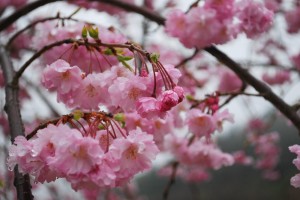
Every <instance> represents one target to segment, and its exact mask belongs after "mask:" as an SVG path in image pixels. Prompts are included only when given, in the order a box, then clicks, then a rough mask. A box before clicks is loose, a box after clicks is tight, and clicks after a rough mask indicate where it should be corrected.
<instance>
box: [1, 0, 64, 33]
mask: <svg viewBox="0 0 300 200" xmlns="http://www.w3.org/2000/svg"><path fill="white" fill-rule="evenodd" d="M56 1H62V0H39V1H34V2H32V3H29V4H27V5H26V6H24V7H22V8H20V9H18V10H16V11H15V12H14V13H13V14H11V15H10V16H8V17H6V18H4V19H2V20H1V21H0V32H1V31H3V30H4V29H6V28H8V27H9V26H10V25H12V24H13V23H14V22H15V21H17V20H18V19H19V18H21V17H23V16H24V15H27V14H28V13H30V12H31V11H33V10H35V9H37V8H39V7H42V6H44V5H46V4H48V3H52V2H56Z"/></svg>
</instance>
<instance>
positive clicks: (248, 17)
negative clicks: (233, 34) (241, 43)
mask: <svg viewBox="0 0 300 200" xmlns="http://www.w3.org/2000/svg"><path fill="white" fill-rule="evenodd" d="M236 12H237V17H238V19H239V20H240V29H241V31H244V32H245V33H246V35H247V37H249V38H254V37H256V36H257V35H259V34H261V33H263V32H265V31H267V30H268V29H269V28H270V27H271V25H272V23H273V17H274V13H273V12H272V11H270V10H268V9H267V8H266V7H265V6H264V5H263V4H262V3H259V2H256V1H252V0H242V1H241V2H239V4H238V5H237V10H236Z"/></svg>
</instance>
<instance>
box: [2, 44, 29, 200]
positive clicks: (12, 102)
mask: <svg viewBox="0 0 300 200" xmlns="http://www.w3.org/2000/svg"><path fill="white" fill-rule="evenodd" d="M0 64H1V67H2V70H3V76H4V79H5V98H6V99H5V101H6V103H5V111H6V113H7V116H8V121H9V128H10V135H11V141H12V143H13V141H14V139H15V138H16V137H17V136H19V135H21V136H24V126H23V122H22V118H21V113H20V106H19V95H18V91H19V90H18V84H12V81H13V77H14V74H15V72H14V70H13V65H12V63H11V60H10V59H9V56H8V54H7V52H6V50H5V48H4V47H3V46H0ZM14 173H15V178H14V185H15V187H16V189H17V197H18V200H27V199H28V200H31V199H33V196H32V194H31V185H30V179H29V175H28V174H26V175H24V176H22V174H20V173H19V170H18V167H17V166H16V167H15V168H14Z"/></svg>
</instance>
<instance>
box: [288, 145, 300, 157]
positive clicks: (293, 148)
mask: <svg viewBox="0 0 300 200" xmlns="http://www.w3.org/2000/svg"><path fill="white" fill-rule="evenodd" d="M289 150H290V152H292V153H295V154H297V156H300V145H298V144H295V145H293V146H290V147H289Z"/></svg>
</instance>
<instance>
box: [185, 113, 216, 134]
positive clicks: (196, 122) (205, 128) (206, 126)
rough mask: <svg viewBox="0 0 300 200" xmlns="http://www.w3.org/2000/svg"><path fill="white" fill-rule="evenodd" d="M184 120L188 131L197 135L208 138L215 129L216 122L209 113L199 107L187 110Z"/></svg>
mask: <svg viewBox="0 0 300 200" xmlns="http://www.w3.org/2000/svg"><path fill="white" fill-rule="evenodd" d="M186 122H187V124H188V128H189V131H190V132H191V133H193V134H195V135H196V136H198V137H202V136H205V137H206V138H209V137H210V135H211V134H212V133H213V132H214V131H215V130H216V122H215V120H214V119H213V117H212V116H211V115H207V114H204V113H202V112H201V111H200V110H199V109H192V110H190V111H188V112H187V119H186Z"/></svg>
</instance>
